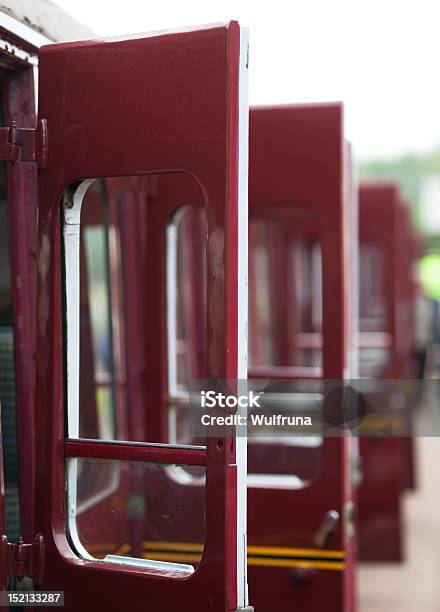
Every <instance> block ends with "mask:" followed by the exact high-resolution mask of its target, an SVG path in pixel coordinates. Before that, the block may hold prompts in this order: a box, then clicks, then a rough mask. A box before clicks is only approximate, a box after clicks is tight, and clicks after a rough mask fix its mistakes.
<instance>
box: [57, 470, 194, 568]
mask: <svg viewBox="0 0 440 612" xmlns="http://www.w3.org/2000/svg"><path fill="white" fill-rule="evenodd" d="M192 470H193V474H194V475H195V476H196V477H197V478H198V479H203V478H204V476H205V468H203V467H192ZM67 471H68V475H69V476H68V477H69V480H70V481H71V482H70V488H69V491H70V493H69V497H68V507H69V527H70V529H69V532H70V537H71V539H72V544H73V546H74V548H75V549H76V551H77V553H78V554H79V555H80V556H81V557H83V558H85V559H89V560H91V559H102V560H104V561H109V562H115V563H118V562H119V563H120V562H124V561H129V560H131V562H132V563H134V564H142V563H143V564H144V567H148V568H150V569H153V570H154V569H161V566H160V564H158V562H167V563H170V564H171V565H170V566H169V567H168V570H170V571H176V572H179V571H180V572H182V575H184V574H188V573H191V572H192V571H193V568H194V567H195V566H197V565H198V563H199V561H200V558H201V554H202V549H203V541H204V534H205V490H204V488H203V487H199V486H198V487H191V495H190V496H189V495H188V477H187V475H186V472H185V471H184V470H182V468H181V467H180V466H175V465H165V464H159V463H144V462H140V461H114V460H104V459H90V458H72V459H69V461H68V466H67ZM91 475H93V479H91V478H90V476H91ZM104 484H105V486H107V491H106V495H103V494H102V491H103V485H104ZM121 557H122V559H121ZM124 558H125V559H124ZM173 564H177V566H173ZM179 565H182V567H179ZM184 566H187V567H184Z"/></svg>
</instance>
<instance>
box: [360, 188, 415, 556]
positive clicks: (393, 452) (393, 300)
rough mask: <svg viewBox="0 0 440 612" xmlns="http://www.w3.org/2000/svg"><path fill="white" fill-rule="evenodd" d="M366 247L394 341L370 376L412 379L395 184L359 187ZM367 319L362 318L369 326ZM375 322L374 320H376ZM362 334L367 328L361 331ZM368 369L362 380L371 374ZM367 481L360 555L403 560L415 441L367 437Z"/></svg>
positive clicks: (405, 250) (402, 212) (407, 239)
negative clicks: (376, 257)
mask: <svg viewBox="0 0 440 612" xmlns="http://www.w3.org/2000/svg"><path fill="white" fill-rule="evenodd" d="M359 215H360V224H359V227H360V243H361V245H363V246H365V245H374V246H375V248H376V249H377V252H378V253H380V254H382V259H381V264H380V267H381V276H380V277H379V274H377V276H376V278H378V279H379V278H380V279H381V283H382V285H381V286H380V287H377V293H378V294H379V295H381V296H383V303H384V306H385V320H384V322H383V324H384V327H381V329H375V330H374V331H378V332H379V333H382V334H383V333H385V334H387V335H388V338H389V342H388V344H389V347H388V351H389V352H388V358H387V361H386V363H385V364H384V366H383V367H382V368H381V369H380V370H377V369H376V370H375V371H374V372H373V373H370V375H373V376H377V377H379V378H384V379H387V378H388V379H391V380H392V379H399V378H408V377H410V376H411V371H410V363H411V349H412V335H411V329H412V325H411V316H412V293H411V269H410V268H411V258H410V243H411V226H410V222H409V210H408V206H407V205H406V204H405V203H403V202H402V200H401V197H400V194H399V188H398V186H397V185H396V184H395V183H366V184H363V185H361V186H360V189H359ZM364 307H365V308H366V316H365V317H363V318H362V319H361V322H363V325H364V327H365V326H368V318H367V315H368V303H366V304H364ZM373 324H374V322H373ZM361 331H362V327H361ZM368 374H369V372H368V371H364V370H363V369H362V361H361V376H362V375H368ZM360 444H361V455H362V463H363V480H362V483H361V486H360V489H359V555H360V558H361V559H362V560H365V561H402V560H403V558H404V542H403V516H402V508H401V495H402V492H403V490H404V488H406V487H407V486H408V485H410V484H411V483H412V482H413V480H414V461H413V458H412V454H413V449H412V445H413V441H412V438H411V437H406V438H386V439H378V438H375V437H374V438H369V437H361V440H360Z"/></svg>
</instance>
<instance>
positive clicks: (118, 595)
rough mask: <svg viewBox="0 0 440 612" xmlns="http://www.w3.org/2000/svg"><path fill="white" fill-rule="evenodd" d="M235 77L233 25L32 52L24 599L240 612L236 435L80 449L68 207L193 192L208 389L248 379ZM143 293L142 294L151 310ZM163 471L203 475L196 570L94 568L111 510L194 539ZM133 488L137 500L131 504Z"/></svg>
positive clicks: (122, 561)
mask: <svg viewBox="0 0 440 612" xmlns="http://www.w3.org/2000/svg"><path fill="white" fill-rule="evenodd" d="M246 72H247V41H246V32H245V31H243V30H240V28H239V26H238V24H237V23H235V22H231V23H229V24H227V25H218V26H212V27H209V28H200V29H194V30H191V31H189V30H188V31H181V32H176V33H166V34H161V33H154V34H151V35H145V36H138V37H133V38H130V39H127V40H114V41H108V42H107V41H87V42H77V43H67V44H57V45H50V46H47V47H43V48H42V49H41V52H40V83H39V124H38V125H39V133H37V136H38V138H37V139H36V142H37V157H38V159H39V162H40V173H39V246H38V269H39V297H38V358H37V361H38V383H37V388H38V402H37V404H38V409H37V414H38V425H37V474H36V489H37V492H36V519H35V532H36V534H38V535H39V536H40V541H41V546H42V547H43V548H44V553H43V555H42V556H43V557H44V568H41V567H40V571H39V576H38V580H37V585H36V587H37V588H38V589H42V590H52V589H53V590H62V591H64V607H65V609H66V610H72V611H73V610H78V609H82V610H92V609H93V610H96V609H105V610H107V611H108V612H110V611H111V610H114V611H120V610H123V609H125V608H126V607H127V605H129V607H130V609H132V610H141V609H142V610H144V609H145V608H146V607H147V608H148V609H152V610H172V609H178V608H180V609H182V610H193V611H196V610H200V612H202V611H203V612H206V610H213V611H214V610H216V611H232V610H242V609H244V608H246V607H247V594H246V538H245V528H246V499H245V496H246V490H245V486H243V483H245V478H246V448H245V444H244V443H243V442H242V441H241V440H239V439H238V438H236V436H235V430H234V429H232V428H231V429H228V430H225V433H224V437H221V438H218V437H217V438H209V439H208V440H207V441H206V445H202V446H183V445H177V444H173V445H172V444H165V443H164V442H163V440H160V439H158V438H157V437H155V435H154V432H152V433H151V435H148V432H147V435H146V440H145V442H130V441H127V439H124V438H121V436H120V435H117V433H115V431H114V430H113V433H112V430H111V429H108V430H107V434H106V435H104V434H102V435H101V436H97V437H96V438H95V439H90V438H86V437H85V436H84V435H83V433H82V432H83V431H84V423H83V419H84V418H85V416H84V413H83V410H82V402H83V398H82V396H81V394H80V392H79V387H80V379H81V377H84V376H85V375H86V374H87V372H84V368H82V367H81V350H80V337H81V334H80V329H79V324H80V307H81V305H80V291H81V288H80V285H81V279H80V276H81V275H80V263H79V260H80V256H81V255H80V253H81V250H80V221H81V218H80V212H81V204H82V203H83V198H84V204H83V206H86V205H87V202H86V197H87V191H88V188H89V186H90V185H91V184H93V180H94V179H102V178H107V177H127V176H133V175H159V174H170V173H171V174H172V173H180V174H181V173H184V174H186V175H187V176H188V177H190V178H191V179H193V180H195V181H196V182H197V184H198V186H199V188H200V190H201V192H202V194H203V201H204V205H205V208H206V218H207V232H206V249H207V262H208V263H207V272H206V276H207V279H208V280H207V311H208V317H207V320H208V329H207V338H208V340H207V342H208V347H207V348H208V350H207V355H208V357H207V361H208V372H209V377H210V378H212V379H228V380H236V379H238V378H246V359H245V353H246V346H245V338H244V334H240V333H239V330H244V329H245V328H246V309H247V305H246V300H239V295H240V296H241V297H242V296H243V295H245V281H246V258H245V257H238V256H237V254H238V248H239V235H241V236H244V237H246V235H247V227H246V223H247V193H246V179H247V134H246V126H247V114H248V109H247V106H246V104H247V102H246V100H247V99H246V90H247V82H246V78H247V75H246ZM45 130H47V131H45ZM45 157H46V158H47V159H44V158H45ZM239 177H240V181H239ZM85 196H86V197H85ZM110 239H113V238H112V236H110ZM92 242H93V241H92ZM240 244H241V247H240V248H242V246H243V242H241V243H240ZM123 248H129V245H125V247H124V246H123ZM123 255H124V253H123V252H122V256H123ZM92 272H93V270H92ZM146 282H147V281H146ZM155 289H157V288H155V286H151V287H148V290H149V291H150V295H152V292H154V291H155ZM126 306H127V305H126ZM108 314H109V313H107V315H108ZM110 314H111V313H110ZM92 315H93V313H92ZM101 340H102V344H104V345H105V344H106V341H107V340H108V339H107V340H106V338H105V337H103V338H101ZM107 348H108V347H105V346H104V349H103V354H104V353H105V352H106V349H107ZM146 350H147V351H150V352H151V351H153V350H154V347H151V346H149V345H147V346H146ZM150 360H151V363H153V361H154V355H152V356H151V355H150ZM163 375H164V374H163V372H162V376H163ZM115 384H116V385H123V384H124V381H123V380H122V381H116V383H115ZM101 395H102V394H101ZM97 402H98V403H99V397H98V396H97ZM145 406H146V411H147V412H148V409H149V407H148V401H147V402H146V404H145ZM101 417H102V414H100V418H101ZM147 420H148V419H147ZM109 431H110V434H109ZM139 466H143V467H142V469H141V470H140V471H141V478H140V479H139V473H140V472H139V469H138V467H139ZM176 466H180V467H181V468H185V469H187V470H192V469H194V470H199V471H202V472H203V473H204V475H203V477H204V478H205V481H204V482H205V487H204V490H205V494H204V511H203V512H202V514H201V515H200V516H202V518H203V517H204V542H203V552H202V556H201V560H200V563H199V565H198V566H197V568H196V569H194V567H193V566H191V565H190V564H187V563H179V562H177V561H174V562H171V561H161V560H160V559H161V557H160V555H158V554H155V556H154V557H149V555H148V553H147V554H142V553H141V554H139V555H138V556H127V555H126V554H125V553H124V549H123V546H121V548H120V549H119V550H116V551H114V554H112V555H106V556H105V557H102V555H101V556H100V555H99V554H98V553H96V552H95V551H94V550H93V549H92V548H91V547H90V546H89V542H90V541H91V540H92V539H93V531H94V530H96V528H98V527H101V526H102V525H107V527H108V530H107V531H108V535H109V537H114V538H116V537H117V536H118V535H119V533H120V531H119V530H120V529H125V527H124V526H122V527H121V523H120V522H119V523H118V522H114V523H112V520H113V519H114V516H116V515H117V514H118V512H119V513H121V508H122V511H123V512H125V513H126V514H127V516H128V515H131V516H132V515H133V513H136V512H138V513H139V510H140V509H141V510H142V511H143V512H144V514H148V513H150V514H149V516H151V515H154V517H157V516H159V515H160V516H159V518H161V519H164V520H166V521H168V524H169V525H171V524H173V521H174V520H175V516H174V515H175V513H176V512H180V515H179V517H178V521H177V522H179V524H186V525H187V526H188V528H189V529H191V528H192V527H193V526H194V525H193V524H194V522H195V521H196V517H198V516H199V515H198V514H195V515H193V516H191V513H190V512H187V514H186V515H184V517H186V518H185V521H182V516H183V515H182V513H183V512H184V511H185V501H184V500H180V502H179V504H178V505H174V506H173V507H168V508H167V503H168V504H170V505H172V502H173V503H174V501H175V499H176V498H175V497H173V496H172V495H171V494H169V493H170V482H171V479H172V478H171V476H170V473H171V472H172V470H173V469H174V468H176ZM170 471H171V472H170ZM182 471H184V470H182ZM165 472H166V474H167V475H168V476H169V477H168V476H167V479H166V486H165V485H164V482H165V480H164V473H165ZM171 475H172V477H173V478H175V479H176V481H177V480H178V476H179V474H177V473H174V472H172V474H171ZM180 476H182V473H180ZM140 480H141V481H142V482H143V486H145V487H147V489H148V490H147V491H142V492H141V493H139V492H137V493H136V491H131V490H130V486H132V484H133V482H135V483H137V484H139V481H140ZM240 483H241V486H240ZM127 491H128V493H129V494H125V493H127ZM122 492H124V495H121V494H120V493H122ZM104 498H105V500H107V501H106V503H107V502H108V500H109V499H110V500H113V501H112V503H113V502H114V503H113V505H110V506H111V507H110V510H109V511H108V512H102V510H101V511H100V508H101V506H100V505H99V504H100V503H101V502H103V500H104ZM124 500H125V501H124ZM127 500H130V504H131V505H130V504H128V503H127V507H125V506H124V503H126V502H127ZM91 504H92V505H93V504H94V506H93V507H92V505H91ZM142 504H143V505H142ZM85 507H86V508H87V509H88V512H89V516H90V517H92V512H91V510H93V508H95V510H96V511H95V514H94V519H93V521H94V522H93V523H91V524H90V525H89V528H87V525H84V524H82V523H81V521H80V520H79V518H78V515H79V513H80V509H81V508H82V510H84V508H85ZM83 516H84V515H83ZM90 520H92V518H91V519H90ZM83 522H84V521H83ZM175 522H176V521H175ZM153 535H154V534H153ZM180 535H181V534H180ZM190 541H191V540H190ZM156 553H157V551H156ZM145 557H146V558H145ZM128 602H129V604H128Z"/></svg>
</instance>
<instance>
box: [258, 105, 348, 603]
mask: <svg viewBox="0 0 440 612" xmlns="http://www.w3.org/2000/svg"><path fill="white" fill-rule="evenodd" d="M348 154H349V151H348V148H347V147H346V143H345V141H344V135H343V115H342V107H341V106H339V105H316V106H313V105H311V106H298V107H295V106H292V107H288V106H286V107H262V108H253V109H251V114H250V166H249V172H250V182H249V185H250V197H249V201H250V204H249V207H250V211H249V212H250V249H249V253H250V347H251V351H250V366H249V379H250V381H252V380H255V379H259V381H261V380H262V379H264V380H266V381H270V383H271V385H272V387H273V389H274V390H276V388H277V386H276V382H277V381H286V380H287V381H290V383H291V384H290V396H289V395H286V397H287V398H289V400H286V402H287V405H288V406H289V408H288V410H289V413H290V414H302V413H303V412H304V411H311V412H313V411H314V420H315V422H319V423H321V424H323V422H324V421H325V420H326V419H328V420H327V426H328V425H331V426H334V427H335V428H336V430H338V427H339V426H341V429H339V431H338V434H337V435H336V436H328V435H324V431H323V429H320V428H318V430H317V431H315V430H313V431H314V435H310V434H308V435H307V434H304V435H303V436H302V437H301V436H298V435H297V436H296V437H295V436H291V437H289V436H286V432H285V431H283V430H282V429H281V430H278V431H277V430H276V429H274V431H273V435H272V436H269V437H268V436H267V435H266V437H265V436H264V435H262V436H261V437H258V436H256V437H254V438H252V436H251V434H250V437H249V445H248V448H249V463H248V472H249V474H248V517H249V522H248V533H249V548H248V564H249V589H250V594H251V597H252V598H253V603H254V605H255V606H256V607H257V608H258V607H260V608H261V609H262V610H270V609H272V608H273V607H276V608H277V609H280V610H288V609H289V610H290V609H293V608H294V607H295V606H297V607H298V608H299V609H301V610H310V611H314V610H317V609H320V608H322V607H325V608H326V609H327V610H334V611H335V612H341V610H347V611H348V610H353V609H354V606H355V604H354V577H353V570H354V567H353V566H354V562H355V548H356V546H355V541H354V514H353V513H354V497H353V495H354V493H353V482H352V467H353V464H352V460H353V448H352V444H353V440H352V439H351V440H350V435H345V434H344V432H343V430H344V423H343V419H342V420H340V416H339V417H336V420H333V417H332V409H334V408H336V412H335V414H334V416H335V415H336V413H337V412H338V411H339V410H340V408H341V406H342V405H343V395H342V394H341V392H340V391H341V385H342V384H343V381H344V380H345V381H346V380H347V379H349V378H350V376H352V375H354V376H355V375H356V371H355V370H354V369H353V368H352V363H351V359H352V355H353V354H354V353H353V349H354V340H355V336H354V309H353V306H354V302H353V300H352V295H353V290H354V287H353V286H352V280H353V277H354V273H352V270H351V266H352V265H354V264H355V261H356V242H354V243H353V244H351V243H350V238H351V237H352V236H355V235H356V231H353V229H354V230H355V228H354V225H353V221H354V222H355V221H356V215H355V208H356V202H355V201H352V199H351V195H352V193H353V192H352V188H351V183H350V177H349V171H350V163H349V160H348ZM350 245H351V246H350ZM295 384H296V387H295ZM338 389H339V391H338ZM332 390H333V396H334V395H335V394H336V397H337V399H336V403H334V405H333V408H332V407H331V406H330V405H329V404H327V402H325V403H324V399H323V398H324V396H325V395H326V393H329V392H330V395H331V394H332Z"/></svg>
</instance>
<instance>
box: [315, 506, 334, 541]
mask: <svg viewBox="0 0 440 612" xmlns="http://www.w3.org/2000/svg"><path fill="white" fill-rule="evenodd" d="M338 522H339V512H338V511H337V510H329V511H328V512H326V513H325V515H324V518H323V519H322V522H321V524H320V526H319V527H318V530H317V532H316V533H315V535H314V536H313V542H314V544H315V545H316V546H317V547H318V548H323V547H324V546H325V543H326V541H327V538H328V537H329V535H330V534H331V533H332V531H334V529H335V528H336V525H337V524H338Z"/></svg>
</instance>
